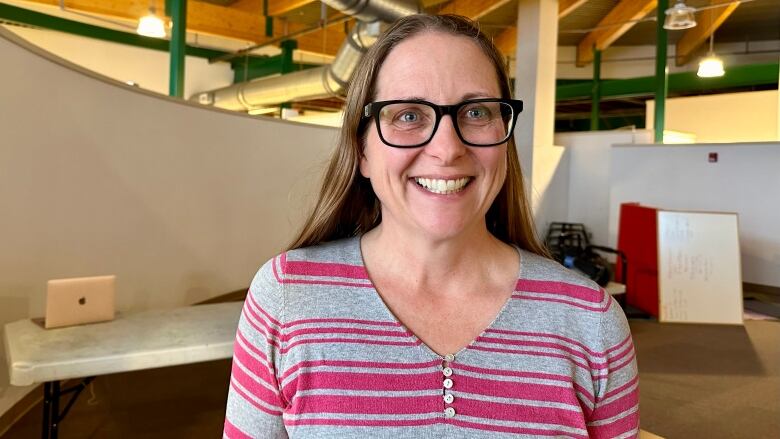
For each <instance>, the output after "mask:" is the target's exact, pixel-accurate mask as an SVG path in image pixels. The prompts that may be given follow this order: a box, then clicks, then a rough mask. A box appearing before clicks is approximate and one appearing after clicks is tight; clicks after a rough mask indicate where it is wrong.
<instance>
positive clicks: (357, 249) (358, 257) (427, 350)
mask: <svg viewBox="0 0 780 439" xmlns="http://www.w3.org/2000/svg"><path fill="white" fill-rule="evenodd" d="M361 238H362V236H360V235H359V236H355V237H353V238H350V239H351V242H350V243H349V249H350V253H352V254H351V255H350V259H353V260H354V261H355V262H356V263H358V264H360V265H361V266H362V267H363V269H364V270H365V271H366V279H367V280H368V282H369V283H370V284H371V290H372V291H373V294H374V297H375V298H376V300H377V302H378V303H379V305H380V306H381V307H382V308H383V310H384V312H385V313H386V314H387V316H388V317H389V318H390V320H392V321H393V322H394V323H396V324H398V325H399V326H400V327H401V328H403V330H404V331H406V333H408V334H409V335H410V336H411V337H412V338H413V339H414V341H415V344H416V345H417V346H418V347H419V348H420V349H421V351H422V352H423V354H424V355H425V356H426V357H429V358H433V359H436V360H440V361H444V360H445V357H446V356H450V355H451V356H452V357H454V358H455V359H456V360H455V361H457V359H458V358H461V357H462V356H463V355H465V354H466V353H467V352H471V350H470V349H469V348H470V347H471V346H473V345H474V344H475V343H477V341H478V340H479V339H480V338H482V337H485V336H486V335H487V332H488V331H490V330H491V329H493V328H494V327H495V326H496V323H497V322H498V321H499V320H501V318H502V317H503V315H504V314H505V313H506V310H507V309H508V308H509V307H510V305H511V304H512V301H513V300H514V299H513V296H514V294H515V293H516V292H517V281H516V282H515V286H514V288H513V290H512V292H511V293H510V294H509V296H508V297H507V299H506V301H505V302H504V304H503V305H502V306H501V308H500V309H499V310H498V313H496V315H495V317H493V320H492V321H491V322H490V324H488V325H487V326H486V327H485V328H483V329H482V331H481V332H480V333H479V334H478V335H477V336H476V337H475V338H474V339H472V340H471V341H470V342H469V343H467V344H466V345H465V346H463V347H462V348H460V350H458V351H457V352H452V353H447V354H445V355H439V354H438V353H437V352H436V351H434V350H433V349H432V348H431V347H430V346H428V345H427V344H426V343H425V342H424V341H422V339H420V337H418V336H417V334H415V333H414V332H412V331H411V330H410V329H409V328H408V327H407V326H406V325H405V324H404V323H403V322H402V321H401V320H400V319H399V318H398V317H397V316H396V315H395V313H393V311H392V310H391V309H390V307H389V306H387V303H386V302H385V300H384V299H383V298H382V295H381V294H379V290H377V288H376V285H375V284H374V281H373V280H372V279H371V276H370V275H369V274H368V269H367V268H366V263H365V259H363V249H362V248H361V246H360V241H361ZM512 247H513V248H514V249H515V250H516V251H517V255H518V257H519V258H520V264H519V268H518V273H517V276H516V280H520V279H521V275H522V273H523V261H524V256H523V250H521V249H520V248H519V247H517V246H515V245H512Z"/></svg>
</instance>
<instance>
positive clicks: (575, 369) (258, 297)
mask: <svg viewBox="0 0 780 439" xmlns="http://www.w3.org/2000/svg"><path fill="white" fill-rule="evenodd" d="M520 254H521V274H520V276H519V279H518V281H517V285H516V288H515V291H514V292H513V294H512V296H511V298H510V299H509V300H508V301H507V303H506V304H505V305H504V307H503V308H502V309H501V311H500V312H499V314H498V316H497V317H496V319H495V321H494V322H493V323H492V324H491V325H490V326H489V327H488V328H486V329H485V330H484V331H483V332H482V334H480V335H479V336H478V337H477V338H476V339H475V340H474V341H472V342H471V343H470V344H469V345H468V346H466V347H465V348H463V349H462V350H461V351H460V352H457V353H454V354H453V355H448V356H446V357H441V356H439V355H438V354H436V353H435V352H433V351H432V350H431V349H430V348H428V347H427V346H426V345H425V344H424V343H422V342H421V341H420V340H419V339H418V338H417V337H416V336H415V335H414V334H412V333H411V332H410V331H409V330H407V329H406V328H405V327H404V326H403V325H402V324H401V323H400V322H399V321H398V320H397V319H396V318H395V316H394V315H393V314H392V313H391V312H390V310H389V309H388V308H387V306H386V305H385V304H384V302H383V301H382V299H381V297H380V296H379V295H378V293H377V291H376V289H375V288H374V286H373V285H372V283H371V280H370V279H369V277H368V274H367V272H366V270H365V268H364V266H363V262H362V255H361V253H360V241H359V238H351V239H346V240H341V241H336V242H332V243H328V244H323V245H319V246H315V247H309V248H304V249H298V250H292V251H289V252H286V253H284V254H281V255H279V256H277V257H275V258H273V259H272V260H270V261H268V262H267V263H266V264H265V265H264V266H263V267H262V268H261V269H260V271H259V272H258V273H257V275H256V276H255V278H254V280H253V281H252V284H251V286H250V289H249V294H248V295H247V299H246V303H245V304H244V309H243V312H242V314H241V319H240V321H239V325H238V331H237V335H236V343H235V350H234V356H233V369H232V376H231V379H230V390H229V396H228V404H227V416H226V419H225V430H224V437H227V438H233V439H240V438H247V437H253V438H285V437H290V438H301V439H303V438H317V439H322V438H334V439H335V438H338V439H348V438H361V439H363V438H395V439H399V438H437V439H441V438H491V439H494V438H503V437H507V438H508V437H512V438H517V437H547V438H549V437H566V438H587V437H591V438H628V437H635V436H637V434H638V431H639V430H638V429H639V411H638V391H637V384H638V383H637V368H636V359H635V354H634V346H633V343H632V341H631V335H630V333H629V328H628V324H627V323H626V319H625V316H624V315H623V312H622V311H621V309H620V307H619V306H618V305H617V304H616V303H615V301H614V300H612V298H611V297H610V296H609V295H608V294H606V293H605V291H604V290H603V289H601V288H599V287H598V285H596V284H595V283H593V282H591V281H590V280H587V279H585V278H583V277H581V276H579V275H577V274H576V273H574V272H572V271H570V270H567V269H566V268H563V267H561V266H560V265H558V264H557V263H556V262H554V261H550V260H548V259H545V258H542V257H540V256H537V255H535V254H532V253H529V252H526V251H523V250H520Z"/></svg>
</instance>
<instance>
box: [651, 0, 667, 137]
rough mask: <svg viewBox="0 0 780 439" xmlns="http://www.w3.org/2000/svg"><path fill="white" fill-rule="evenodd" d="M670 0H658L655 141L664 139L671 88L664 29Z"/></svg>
mask: <svg viewBox="0 0 780 439" xmlns="http://www.w3.org/2000/svg"><path fill="white" fill-rule="evenodd" d="M668 7H669V0H658V9H657V11H656V24H655V35H656V48H655V123H654V124H655V143H663V141H664V115H665V113H666V93H667V91H668V89H669V76H668V73H669V70H668V68H667V66H666V44H667V39H668V38H667V35H666V29H664V20H665V19H666V9H667V8H668Z"/></svg>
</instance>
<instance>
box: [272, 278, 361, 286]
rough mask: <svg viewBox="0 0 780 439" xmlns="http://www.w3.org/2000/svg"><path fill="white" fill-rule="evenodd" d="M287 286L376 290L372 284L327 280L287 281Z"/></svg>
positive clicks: (285, 281)
mask: <svg viewBox="0 0 780 439" xmlns="http://www.w3.org/2000/svg"><path fill="white" fill-rule="evenodd" d="M284 283H286V284H304V285H335V286H339V287H359V288H374V285H372V284H370V283H362V284H361V283H352V282H339V281H327V280H307V279H285V280H284Z"/></svg>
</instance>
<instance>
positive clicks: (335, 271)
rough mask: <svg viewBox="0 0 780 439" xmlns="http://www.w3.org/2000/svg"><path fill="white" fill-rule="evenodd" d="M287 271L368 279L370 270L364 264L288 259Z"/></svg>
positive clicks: (287, 272)
mask: <svg viewBox="0 0 780 439" xmlns="http://www.w3.org/2000/svg"><path fill="white" fill-rule="evenodd" d="M285 273H286V274H292V275H302V276H325V277H347V278H351V279H368V272H367V271H366V269H365V268H364V267H363V266H362V265H349V264H337V263H331V262H310V261H287V265H286V266H285Z"/></svg>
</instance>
